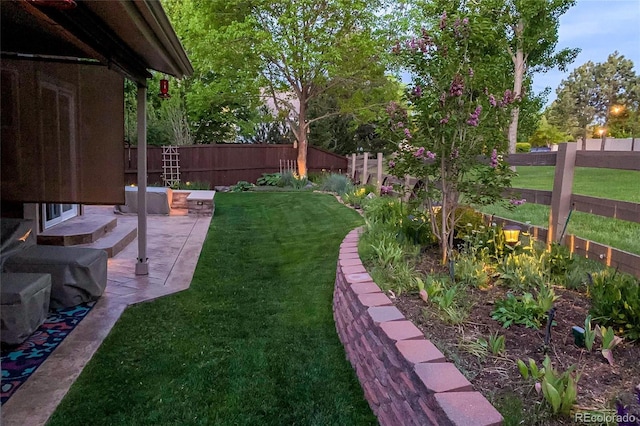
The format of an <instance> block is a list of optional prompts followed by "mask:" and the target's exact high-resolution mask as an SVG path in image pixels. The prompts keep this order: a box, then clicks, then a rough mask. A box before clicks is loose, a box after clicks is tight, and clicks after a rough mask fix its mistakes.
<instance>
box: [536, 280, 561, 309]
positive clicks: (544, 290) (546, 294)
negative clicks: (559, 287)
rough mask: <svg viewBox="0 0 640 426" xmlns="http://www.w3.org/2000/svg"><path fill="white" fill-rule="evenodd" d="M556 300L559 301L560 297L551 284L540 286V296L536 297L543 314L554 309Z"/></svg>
mask: <svg viewBox="0 0 640 426" xmlns="http://www.w3.org/2000/svg"><path fill="white" fill-rule="evenodd" d="M556 300H558V296H556V293H555V291H554V290H553V287H551V284H543V285H542V286H540V288H539V290H538V295H537V296H536V302H537V303H538V306H539V307H540V309H541V310H542V312H549V310H550V309H551V308H553V304H554V302H555V301H556Z"/></svg>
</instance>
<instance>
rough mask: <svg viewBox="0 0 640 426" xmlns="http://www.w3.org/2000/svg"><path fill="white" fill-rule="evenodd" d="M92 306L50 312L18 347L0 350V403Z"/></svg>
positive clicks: (24, 380) (25, 379) (20, 383)
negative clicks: (0, 386)
mask: <svg viewBox="0 0 640 426" xmlns="http://www.w3.org/2000/svg"><path fill="white" fill-rule="evenodd" d="M95 304H96V302H89V303H83V304H80V305H78V306H72V307H70V308H63V309H57V310H54V311H51V312H49V316H48V317H47V319H46V320H45V322H44V323H43V324H42V325H41V326H40V327H39V328H38V329H37V330H36V331H35V332H34V333H33V334H32V335H31V336H29V338H28V339H27V340H25V341H24V342H22V343H21V344H19V345H18V346H9V347H3V348H2V361H1V362H2V399H1V404H4V403H5V402H6V401H7V400H8V399H9V398H11V395H13V394H14V392H15V391H16V390H17V389H18V388H19V387H20V386H21V385H22V384H23V383H24V382H26V381H27V379H28V378H29V376H31V374H33V372H34V371H36V369H37V368H38V367H40V365H42V363H43V362H44V361H45V360H46V359H47V357H48V356H49V355H51V353H52V352H53V351H54V350H55V348H56V347H58V345H59V344H60V343H62V341H63V340H64V339H65V337H67V336H68V335H69V333H71V331H72V330H73V329H74V328H75V326H77V325H78V324H79V323H80V321H82V319H83V318H84V317H85V316H86V315H87V314H88V313H89V311H90V310H91V308H93V306H94V305H95Z"/></svg>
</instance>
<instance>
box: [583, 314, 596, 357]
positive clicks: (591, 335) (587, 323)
mask: <svg viewBox="0 0 640 426" xmlns="http://www.w3.org/2000/svg"><path fill="white" fill-rule="evenodd" d="M595 340H596V332H595V330H594V329H593V328H592V327H591V315H587V317H586V318H585V320H584V346H585V347H586V348H587V350H588V351H589V352H591V349H593V342H594V341H595Z"/></svg>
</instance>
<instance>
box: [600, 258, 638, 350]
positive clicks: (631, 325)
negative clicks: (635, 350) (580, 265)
mask: <svg viewBox="0 0 640 426" xmlns="http://www.w3.org/2000/svg"><path fill="white" fill-rule="evenodd" d="M587 294H588V296H589V297H590V298H591V310H590V311H589V312H590V313H591V315H593V317H594V319H595V320H597V321H598V322H599V323H601V324H603V325H606V326H611V327H614V329H615V331H616V333H617V334H622V335H624V336H625V337H626V338H627V339H629V340H639V339H640V285H639V284H638V282H637V281H636V280H635V279H634V278H633V277H632V276H631V275H627V274H622V273H618V272H617V271H615V270H612V269H606V270H604V271H601V272H596V273H594V274H593V275H592V283H591V285H590V286H589V287H588V291H587Z"/></svg>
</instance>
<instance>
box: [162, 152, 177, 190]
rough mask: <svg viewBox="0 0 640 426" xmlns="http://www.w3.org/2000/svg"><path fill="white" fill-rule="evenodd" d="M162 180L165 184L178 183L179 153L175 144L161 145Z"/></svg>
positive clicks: (172, 184)
mask: <svg viewBox="0 0 640 426" xmlns="http://www.w3.org/2000/svg"><path fill="white" fill-rule="evenodd" d="M162 180H163V182H164V185H165V186H170V187H173V186H175V185H178V184H179V183H180V153H179V152H178V147H177V146H163V147H162Z"/></svg>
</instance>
